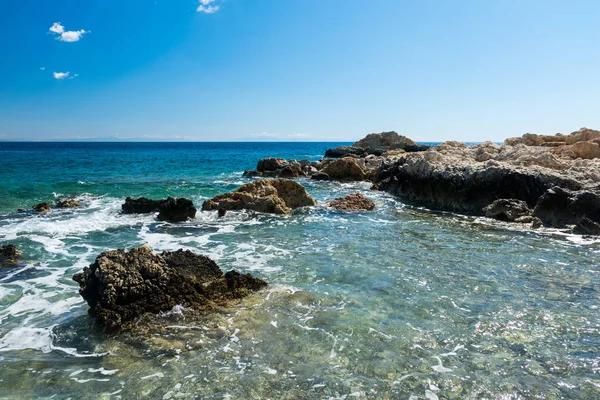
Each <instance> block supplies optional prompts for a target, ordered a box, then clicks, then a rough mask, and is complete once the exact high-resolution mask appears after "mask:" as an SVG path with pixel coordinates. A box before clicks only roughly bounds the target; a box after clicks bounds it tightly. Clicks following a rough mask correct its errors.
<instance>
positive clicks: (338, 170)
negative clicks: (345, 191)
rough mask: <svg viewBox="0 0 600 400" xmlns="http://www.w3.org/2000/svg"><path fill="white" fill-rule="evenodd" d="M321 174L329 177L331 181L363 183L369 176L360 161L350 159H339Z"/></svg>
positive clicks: (326, 167)
mask: <svg viewBox="0 0 600 400" xmlns="http://www.w3.org/2000/svg"><path fill="white" fill-rule="evenodd" d="M321 172H324V173H326V174H327V175H329V177H330V178H331V179H337V180H340V181H362V180H365V178H366V176H367V175H366V173H365V171H364V170H363V169H362V168H361V166H360V164H359V163H358V161H357V160H356V159H355V158H350V157H344V158H339V159H337V160H334V161H332V162H330V163H329V164H327V165H326V166H325V167H324V168H323V170H322V171H321Z"/></svg>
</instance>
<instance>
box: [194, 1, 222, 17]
mask: <svg viewBox="0 0 600 400" xmlns="http://www.w3.org/2000/svg"><path fill="white" fill-rule="evenodd" d="M199 2H200V5H199V6H198V8H196V11H197V12H201V13H205V14H212V13H215V12H217V11H219V8H221V7H220V6H218V5H216V4H214V3H215V0H199Z"/></svg>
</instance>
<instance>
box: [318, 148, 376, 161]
mask: <svg viewBox="0 0 600 400" xmlns="http://www.w3.org/2000/svg"><path fill="white" fill-rule="evenodd" d="M368 154H377V155H379V156H380V155H381V154H383V150H372V153H369V151H368V150H365V149H363V148H361V147H353V146H339V147H336V148H333V149H327V150H325V157H329V158H342V157H364V156H366V155H368Z"/></svg>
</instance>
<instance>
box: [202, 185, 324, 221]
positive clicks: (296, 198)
mask: <svg viewBox="0 0 600 400" xmlns="http://www.w3.org/2000/svg"><path fill="white" fill-rule="evenodd" d="M315 204H316V201H315V200H314V199H313V198H312V197H310V195H309V194H308V192H307V191H306V189H305V188H304V186H302V185H300V184H299V183H297V182H295V181H292V180H289V179H274V180H257V181H254V182H250V183H247V184H245V185H243V186H242V187H240V188H239V189H237V190H236V191H234V192H230V193H225V194H222V195H219V196H215V197H214V198H212V199H210V200H207V201H205V202H204V203H203V204H202V210H203V211H209V210H218V209H224V210H243V209H247V210H254V211H258V212H263V213H271V214H289V213H291V212H292V210H293V209H295V208H298V207H306V206H313V205H315Z"/></svg>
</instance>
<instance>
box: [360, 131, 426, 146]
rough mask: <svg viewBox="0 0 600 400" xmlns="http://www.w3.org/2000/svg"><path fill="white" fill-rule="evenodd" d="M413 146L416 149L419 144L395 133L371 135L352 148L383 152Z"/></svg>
mask: <svg viewBox="0 0 600 400" xmlns="http://www.w3.org/2000/svg"><path fill="white" fill-rule="evenodd" d="M411 146H412V147H415V146H417V144H416V143H415V142H413V141H412V140H410V139H409V138H407V137H406V136H401V135H398V134H397V133H396V132H394V131H391V132H381V133H371V134H369V135H367V136H365V137H364V138H362V139H361V140H359V141H358V142H356V143H354V144H353V145H352V147H362V148H366V149H373V150H383V151H385V150H391V149H405V148H406V147H411Z"/></svg>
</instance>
